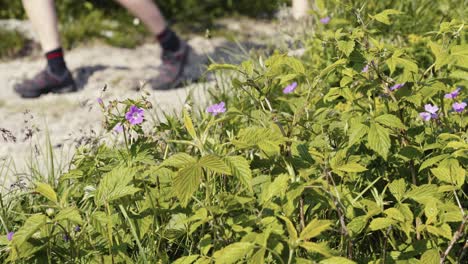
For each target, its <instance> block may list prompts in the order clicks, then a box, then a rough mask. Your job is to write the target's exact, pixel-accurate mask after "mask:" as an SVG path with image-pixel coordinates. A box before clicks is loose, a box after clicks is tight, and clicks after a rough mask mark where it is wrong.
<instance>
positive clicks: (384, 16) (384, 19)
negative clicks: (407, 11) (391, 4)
mask: <svg viewBox="0 0 468 264" xmlns="http://www.w3.org/2000/svg"><path fill="white" fill-rule="evenodd" d="M399 14H402V12H400V11H398V10H395V9H387V10H384V11H382V12H380V13H378V14H376V15H373V16H372V15H369V16H370V17H371V18H373V19H375V20H377V21H379V22H381V23H384V24H385V25H390V24H391V22H390V18H389V16H390V15H399Z"/></svg>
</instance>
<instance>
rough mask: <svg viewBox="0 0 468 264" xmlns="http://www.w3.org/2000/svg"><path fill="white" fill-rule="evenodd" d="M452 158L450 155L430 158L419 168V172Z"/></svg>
mask: <svg viewBox="0 0 468 264" xmlns="http://www.w3.org/2000/svg"><path fill="white" fill-rule="evenodd" d="M448 157H450V155H449V154H442V155H439V156H435V157H432V158H429V159H427V160H425V161H424V162H423V163H422V164H421V166H420V167H419V170H418V171H419V172H420V171H422V170H424V169H425V168H428V167H430V166H432V165H434V164H436V163H437V162H439V161H441V160H444V159H446V158H448Z"/></svg>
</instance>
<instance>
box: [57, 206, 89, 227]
mask: <svg viewBox="0 0 468 264" xmlns="http://www.w3.org/2000/svg"><path fill="white" fill-rule="evenodd" d="M54 220H55V221H62V220H68V221H70V222H73V223H75V224H82V223H83V219H82V218H81V215H80V212H79V211H78V209H77V208H75V207H67V208H64V209H60V211H59V212H58V214H57V215H56V216H55V218H54Z"/></svg>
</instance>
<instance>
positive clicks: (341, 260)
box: [320, 257, 356, 264]
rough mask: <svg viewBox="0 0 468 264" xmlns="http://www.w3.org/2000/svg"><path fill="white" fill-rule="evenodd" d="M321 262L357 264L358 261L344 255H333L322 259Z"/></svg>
mask: <svg viewBox="0 0 468 264" xmlns="http://www.w3.org/2000/svg"><path fill="white" fill-rule="evenodd" d="M320 264H356V262H354V261H352V260H349V259H347V258H343V257H331V258H327V259H324V260H322V261H320Z"/></svg>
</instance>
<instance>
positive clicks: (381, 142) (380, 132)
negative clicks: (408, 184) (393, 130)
mask: <svg viewBox="0 0 468 264" xmlns="http://www.w3.org/2000/svg"><path fill="white" fill-rule="evenodd" d="M367 142H368V143H369V147H370V148H371V149H372V150H374V151H375V152H377V153H378V154H379V155H380V156H382V157H383V158H384V159H385V160H387V156H388V152H389V150H390V147H391V143H390V134H389V131H388V129H387V128H384V127H382V126H381V125H379V124H377V123H372V124H371V126H370V129H369V134H368V135H367Z"/></svg>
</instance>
